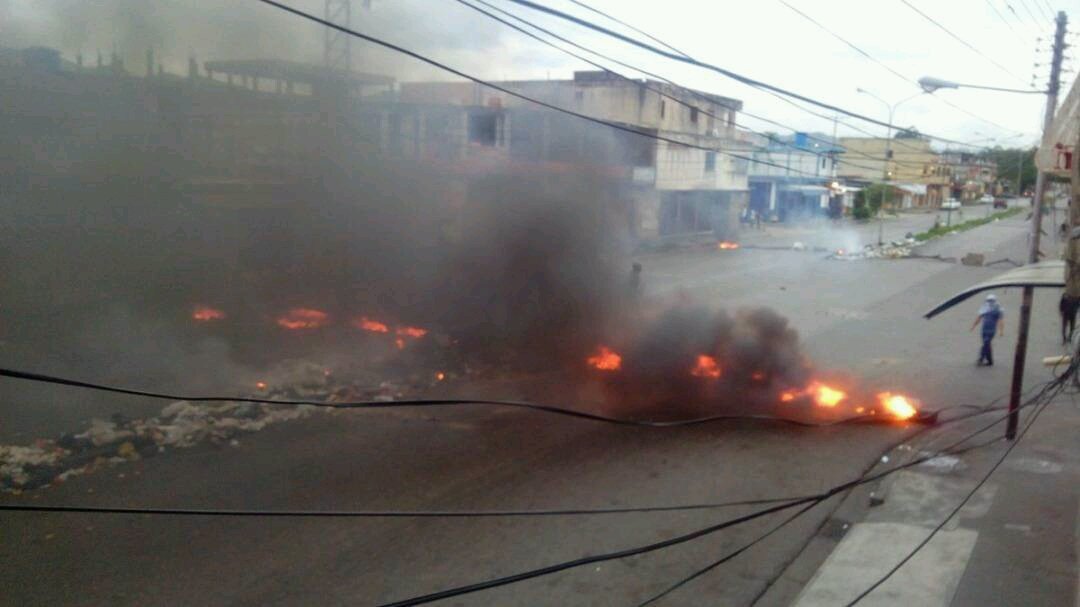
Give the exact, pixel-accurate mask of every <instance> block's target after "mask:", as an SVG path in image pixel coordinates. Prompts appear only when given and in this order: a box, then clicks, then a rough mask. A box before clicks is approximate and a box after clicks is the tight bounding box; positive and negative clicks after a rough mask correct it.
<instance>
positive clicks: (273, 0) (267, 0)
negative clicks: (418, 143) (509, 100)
mask: <svg viewBox="0 0 1080 607" xmlns="http://www.w3.org/2000/svg"><path fill="white" fill-rule="evenodd" d="M255 1H256V2H261V3H263V4H266V5H268V6H272V7H274V8H277V9H280V10H283V11H285V12H287V13H291V14H293V15H296V16H297V17H301V18H304V19H307V20H309V21H312V22H314V23H318V24H320V25H323V26H325V27H328V28H331V29H334V30H337V31H339V32H342V33H344V34H348V35H350V36H354V37H356V38H360V39H361V40H366V41H368V42H371V43H372V44H377V45H379V46H382V47H384V48H388V49H390V50H393V51H396V52H398V53H401V54H403V55H407V56H409V57H412V58H413V59H416V60H417V61H422V62H424V63H427V64H428V65H432V66H434V67H437V68H439V69H441V70H443V71H446V72H448V73H451V74H454V75H455V76H460V77H462V78H465V79H466V80H471V81H473V82H475V83H477V84H480V85H483V86H486V87H488V88H490V89H492V90H495V91H499V92H500V93H505V94H507V95H510V96H512V97H516V98H518V99H521V100H523V101H527V102H529V103H532V104H534V105H538V106H540V107H544V108H547V109H549V110H553V111H556V112H559V113H562V114H566V115H568V116H574V117H576V118H580V119H582V120H585V121H588V122H592V123H594V124H599V125H603V126H606V127H609V128H612V129H615V130H617V131H623V132H625V133H631V134H633V135H639V136H641V137H646V138H649V139H655V140H657V141H664V142H667V143H670V144H674V145H677V146H681V147H686V148H693V149H697V150H704V151H706V152H716V153H718V154H724V155H726V156H730V157H732V158H737V159H739V160H745V161H746V162H752V163H754V164H760V165H764V166H771V167H773V168H778V169H785V170H787V171H790V172H794V173H799V174H805V175H813V176H816V174H814V173H810V172H809V171H801V170H797V169H791V168H789V167H786V166H784V165H782V164H779V163H775V162H769V161H767V160H761V159H758V158H753V157H750V156H743V155H741V154H735V153H733V152H730V151H726V150H724V149H723V148H715V147H710V146H705V145H700V144H697V143H694V142H692V141H687V140H680V139H676V138H673V137H666V136H664V135H659V134H657V133H652V132H649V131H646V130H642V129H639V128H636V127H632V126H628V125H625V124H622V123H619V122H613V121H610V120H605V119H603V118H597V117H595V116H590V115H588V114H583V113H581V112H577V111H574V110H571V109H568V108H565V107H562V106H559V105H555V104H553V103H548V102H546V101H541V100H539V99H536V98H534V97H529V96H528V95H525V94H522V93H519V92H517V91H515V90H513V89H510V88H507V87H504V86H501V85H498V84H495V83H494V82H491V81H488V80H483V79H481V78H478V77H476V76H472V75H470V74H467V73H465V72H463V71H461V70H459V69H457V68H454V67H451V66H449V65H447V64H445V63H442V62H440V61H437V60H435V59H432V58H430V57H428V56H426V55H423V54H421V53H418V52H416V51H413V50H410V49H407V48H405V47H403V46H400V45H397V44H394V43H392V42H387V41H385V40H382V39H380V38H376V37H374V36H369V35H367V34H363V33H360V32H358V31H356V30H354V29H350V28H347V27H345V26H343V25H339V24H337V23H334V22H332V21H328V20H326V19H323V18H321V17H319V16H317V15H313V14H311V13H308V12H305V11H302V10H300V9H297V8H293V7H291V6H289V5H287V4H282V3H281V2H278V1H277V0H255Z"/></svg>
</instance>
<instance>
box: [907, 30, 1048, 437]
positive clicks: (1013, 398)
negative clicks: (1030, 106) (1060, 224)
mask: <svg viewBox="0 0 1080 607" xmlns="http://www.w3.org/2000/svg"><path fill="white" fill-rule="evenodd" d="M1066 22H1067V18H1066V16H1065V11H1059V12H1058V14H1057V19H1056V20H1055V24H1056V29H1055V32H1054V54H1053V59H1052V60H1051V63H1050V82H1049V85H1048V86H1047V87H1046V90H1045V91H1036V90H1021V89H1006V88H1000V87H994V86H977V85H965V84H959V83H956V82H950V81H948V80H941V79H940V78H930V77H923V78H920V79H919V86H921V87H922V89H923V90H924V91H926V92H927V93H933V92H934V91H937V90H939V89H943V88H950V89H955V88H961V87H964V88H977V89H985V90H990V91H1003V92H1008V93H1023V94H1045V95H1046V109H1045V110H1044V112H1043V131H1042V145H1043V147H1044V148H1045V147H1049V143H1050V126H1051V125H1052V124H1053V121H1054V111H1055V110H1056V109H1057V96H1058V90H1059V89H1060V88H1061V63H1062V58H1063V56H1064V51H1065V46H1066V45H1065V25H1066ZM1017 183H1018V184H1019V179H1017ZM1045 191H1046V173H1045V172H1043V171H1038V173H1037V174H1036V179H1035V195H1034V198H1033V200H1032V205H1031V206H1032V209H1031V210H1032V215H1031V250H1030V251H1029V252H1028V263H1037V262H1038V261H1039V240H1040V237H1041V235H1042V211H1043V204H1042V199H1043V194H1044V193H1045ZM1034 294H1035V288H1034V287H1032V286H1031V285H1027V286H1025V287H1024V292H1023V298H1022V300H1021V303H1020V327H1019V328H1018V329H1017V332H1016V333H1017V334H1016V354H1015V356H1014V357H1013V374H1012V385H1011V386H1010V388H1009V418H1008V424H1007V426H1006V429H1005V438H1007V439H1009V440H1013V439H1015V438H1016V429H1017V426H1018V425H1019V421H1020V412H1019V408H1020V397H1021V391H1022V387H1023V383H1024V363H1025V361H1026V360H1027V340H1028V332H1029V329H1030V327H1031V304H1032V300H1033V299H1034Z"/></svg>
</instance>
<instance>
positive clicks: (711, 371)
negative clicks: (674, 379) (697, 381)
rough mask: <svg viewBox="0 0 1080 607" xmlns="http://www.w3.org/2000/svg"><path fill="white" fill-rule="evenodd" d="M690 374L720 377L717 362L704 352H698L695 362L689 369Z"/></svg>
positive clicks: (707, 377)
mask: <svg viewBox="0 0 1080 607" xmlns="http://www.w3.org/2000/svg"><path fill="white" fill-rule="evenodd" d="M690 375H693V376H694V377H704V378H706V379H718V378H719V377H720V365H719V364H717V362H716V359H715V358H713V357H711V356H707V355H705V354H698V357H697V363H696V364H695V365H694V368H693V369H691V370H690Z"/></svg>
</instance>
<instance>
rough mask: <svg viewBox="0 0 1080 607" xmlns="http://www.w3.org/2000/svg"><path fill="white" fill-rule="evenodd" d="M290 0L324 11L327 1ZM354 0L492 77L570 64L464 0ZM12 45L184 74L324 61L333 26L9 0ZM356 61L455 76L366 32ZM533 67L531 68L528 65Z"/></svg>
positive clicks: (230, 6) (109, 1) (405, 76)
mask: <svg viewBox="0 0 1080 607" xmlns="http://www.w3.org/2000/svg"><path fill="white" fill-rule="evenodd" d="M288 4H290V5H292V6H294V7H296V8H298V9H301V10H303V11H306V12H309V13H311V14H313V15H316V16H319V17H322V16H323V10H324V2H323V0H293V1H292V2H289V3H288ZM364 4H365V3H364V2H362V1H361V0H355V1H354V2H353V11H354V16H353V23H352V25H353V27H354V28H355V29H358V30H360V31H362V32H365V33H369V34H373V35H376V36H380V37H385V38H387V39H389V40H390V41H392V42H397V43H401V44H405V45H406V46H409V47H410V48H413V49H414V50H418V51H420V52H423V53H427V54H431V55H433V56H436V57H438V58H439V59H441V60H444V61H446V62H448V63H451V64H453V65H455V66H457V67H460V68H463V69H468V70H470V71H472V72H474V73H478V74H480V75H483V76H485V77H496V78H497V77H501V76H504V75H505V74H506V73H507V72H508V70H510V69H511V67H512V69H513V73H514V74H515V75H516V76H520V75H521V74H523V73H524V74H527V75H529V76H530V77H540V76H543V73H542V72H541V70H547V69H551V68H556V69H558V68H564V67H565V63H564V62H563V61H562V60H561V59H559V57H561V56H560V55H557V53H556V52H555V51H552V50H547V49H536V48H535V47H529V48H524V47H522V46H521V45H515V44H514V40H517V39H518V38H515V35H516V34H515V33H514V32H511V31H509V30H507V29H506V28H504V27H501V26H499V24H497V23H496V22H494V21H491V20H489V19H485V18H482V17H480V16H478V14H477V13H475V12H472V11H470V10H468V9H466V8H464V7H462V6H459V5H458V4H457V3H454V2H448V3H441V4H440V7H439V8H440V10H439V18H438V19H432V18H428V16H429V13H430V5H429V3H428V2H426V1H425V0H373V1H372V2H371V3H370V8H368V9H365V8H363V6H364ZM0 22H2V23H3V24H4V27H3V32H4V40H3V42H2V43H0V44H3V45H4V46H8V47H13V48H21V47H27V46H50V47H54V48H57V49H59V50H60V51H62V52H63V53H64V54H65V55H66V56H68V57H74V56H75V55H76V54H77V53H83V54H84V55H85V57H86V60H87V61H88V62H93V61H95V55H96V53H97V52H99V51H100V52H101V53H103V54H104V56H105V61H108V60H109V56H110V55H111V54H112V53H113V52H115V53H117V55H118V56H119V57H120V58H121V59H122V60H123V62H124V64H125V65H126V66H127V68H128V69H130V70H132V71H135V72H138V73H142V72H143V71H144V69H145V61H146V59H145V58H146V51H147V50H148V49H152V50H153V51H154V54H155V61H156V62H159V63H162V64H163V66H164V67H165V69H166V70H169V71H172V72H176V73H183V72H185V71H186V70H187V59H188V57H189V56H195V57H197V58H198V59H199V60H200V61H204V60H223V59H252V58H256V57H259V58H272V59H285V60H290V61H299V62H307V63H315V64H318V63H320V62H322V60H323V42H324V31H323V28H322V27H321V26H319V25H317V24H313V23H310V22H307V21H304V20H302V19H298V18H297V17H296V16H294V15H289V14H286V13H284V12H282V11H280V10H278V9H275V8H272V7H269V6H267V5H264V4H261V3H259V2H256V1H255V0H230V1H227V2H222V1H220V0H94V1H92V2H87V1H85V0H0ZM352 44H353V69H356V70H361V71H367V72H374V73H386V74H393V75H394V76H395V77H396V78H398V79H399V80H409V79H418V78H424V79H431V78H445V74H443V73H441V72H437V71H435V70H433V69H431V68H428V67H427V66H424V65H423V64H420V63H418V62H417V61H415V60H412V59H408V58H405V57H403V56H401V55H398V54H394V53H392V52H390V51H386V50H384V49H381V48H379V47H377V46H375V45H372V44H370V43H366V42H364V41H361V40H354V41H353V43H352ZM523 70H525V71H523Z"/></svg>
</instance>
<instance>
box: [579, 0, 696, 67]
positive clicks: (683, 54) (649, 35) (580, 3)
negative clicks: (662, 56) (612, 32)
mask: <svg viewBox="0 0 1080 607" xmlns="http://www.w3.org/2000/svg"><path fill="white" fill-rule="evenodd" d="M570 2H573V3H574V4H576V5H578V6H580V7H581V8H583V9H585V10H587V11H590V12H593V13H596V14H597V15H600V16H601V17H604V18H605V19H610V20H611V21H614V22H615V23H618V24H619V25H621V26H623V27H625V28H627V29H629V30H632V31H634V32H637V33H639V34H641V35H642V36H645V37H646V38H648V39H649V40H652V41H653V42H655V43H657V44H659V45H660V46H663V47H665V48H667V49H669V50H671V51H673V52H676V53H678V54H680V55H682V56H683V57H689V56H690V55H688V54H686V53H684V52H683V51H680V50H679V49H677V48H675V47H674V46H671V45H670V44H668V43H667V42H664V41H663V40H661V39H659V38H657V37H655V36H653V35H652V34H650V33H649V32H646V31H643V30H640V29H638V28H636V27H634V26H633V25H630V24H629V23H627V22H625V21H623V20H621V19H618V18H617V17H615V16H613V15H611V14H610V13H605V12H604V11H601V10H599V9H597V8H593V7H591V6H589V5H588V4H585V3H584V2H581V0H570Z"/></svg>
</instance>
